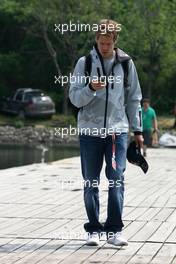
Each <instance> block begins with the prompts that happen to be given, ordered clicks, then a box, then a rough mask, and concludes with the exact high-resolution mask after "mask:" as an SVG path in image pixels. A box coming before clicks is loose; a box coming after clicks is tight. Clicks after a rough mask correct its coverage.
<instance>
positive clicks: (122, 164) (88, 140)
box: [79, 133, 128, 233]
mask: <svg viewBox="0 0 176 264" xmlns="http://www.w3.org/2000/svg"><path fill="white" fill-rule="evenodd" d="M127 139H128V136H127V133H122V134H120V135H116V136H115V141H114V142H115V161H116V164H117V168H116V170H114V168H113V167H112V136H110V135H108V136H107V137H106V138H101V137H95V136H88V135H79V140H80V154H81V169H82V175H83V178H84V202H85V208H86V212H87V216H88V220H89V222H88V223H85V224H84V228H85V230H86V232H89V233H93V232H98V233H101V232H102V231H104V232H106V233H109V232H113V233H115V232H120V231H121V230H122V227H123V226H124V225H123V222H122V210H123V200H124V176H123V172H124V171H125V168H126V151H127ZM104 157H105V161H106V169H105V173H106V177H107V179H108V183H109V184H108V188H109V189H108V208H107V219H106V222H105V224H104V226H103V225H102V224H101V223H100V222H99V189H98V185H99V183H100V172H101V169H102V165H103V159H104ZM96 183H97V184H96Z"/></svg>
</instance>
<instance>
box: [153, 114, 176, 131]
mask: <svg viewBox="0 0 176 264" xmlns="http://www.w3.org/2000/svg"><path fill="white" fill-rule="evenodd" d="M157 120H158V127H159V129H163V130H166V129H172V127H173V125H174V117H173V116H159V117H157Z"/></svg>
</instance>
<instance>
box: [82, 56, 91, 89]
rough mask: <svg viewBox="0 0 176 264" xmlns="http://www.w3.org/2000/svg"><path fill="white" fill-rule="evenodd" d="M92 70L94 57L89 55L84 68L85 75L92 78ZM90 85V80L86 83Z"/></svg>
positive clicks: (86, 57)
mask: <svg viewBox="0 0 176 264" xmlns="http://www.w3.org/2000/svg"><path fill="white" fill-rule="evenodd" d="M91 70H92V56H91V54H90V53H89V54H88V55H87V56H85V68H84V74H85V76H90V74H91ZM87 84H88V79H87V81H86V85H87Z"/></svg>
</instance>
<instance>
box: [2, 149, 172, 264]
mask: <svg viewBox="0 0 176 264" xmlns="http://www.w3.org/2000/svg"><path fill="white" fill-rule="evenodd" d="M1 162H3V161H1ZM148 162H149V165H150V170H149V172H148V174H147V175H145V174H143V172H142V171H141V169H140V168H138V167H136V166H134V165H130V164H128V166H127V167H128V169H127V172H126V175H125V178H126V181H125V183H126V193H125V207H124V217H123V218H124V223H125V227H124V235H125V236H126V237H127V238H128V240H129V246H128V247H126V248H117V247H114V246H110V245H108V244H107V243H106V241H105V239H104V237H103V238H102V240H101V246H100V247H88V246H86V245H85V244H84V238H85V234H84V230H83V223H84V222H85V221H86V214H85V209H84V205H83V193H82V187H83V182H82V179H81V173H80V163H79V158H78V157H76V158H72V159H67V160H61V161H58V162H53V163H49V164H33V165H29V166H23V167H17V168H11V169H6V170H1V171H0V264H12V263H16V264H35V263H39V264H57V263H62V264H63V263H65V264H69V263H76V264H77V263H119V264H123V263H128V264H132V263H136V264H143V263H145V264H147V263H151V264H171V263H172V264H176V149H150V150H149V153H148ZM100 200H101V216H100V219H101V220H102V221H104V220H105V217H106V201H107V181H106V178H105V175H104V173H103V172H102V175H101V191H100Z"/></svg>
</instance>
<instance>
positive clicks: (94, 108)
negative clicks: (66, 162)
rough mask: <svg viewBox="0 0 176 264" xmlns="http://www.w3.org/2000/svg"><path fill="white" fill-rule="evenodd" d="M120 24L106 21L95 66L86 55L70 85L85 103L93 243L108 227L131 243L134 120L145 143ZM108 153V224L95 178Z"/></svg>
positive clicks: (113, 240) (84, 153)
mask: <svg viewBox="0 0 176 264" xmlns="http://www.w3.org/2000/svg"><path fill="white" fill-rule="evenodd" d="M109 25H110V27H109ZM112 28H113V29H112ZM117 28H118V23H117V22H115V21H112V20H107V19H104V20H101V21H100V23H99V27H98V31H97V32H96V36H95V40H96V43H95V45H94V47H93V49H92V50H91V52H90V56H91V71H90V73H88V71H87V72H86V68H87V66H86V58H85V57H81V58H80V59H79V60H78V62H77V64H76V66H75V69H74V73H73V76H74V77H75V82H74V83H71V86H70V91H69V97H70V100H71V102H72V103H73V104H74V105H75V106H76V107H78V108H80V110H79V113H78V130H79V132H80V131H81V132H80V133H79V140H80V154H81V168H82V175H83V179H84V181H85V183H86V184H85V186H84V202H85V208H86V212H87V217H88V220H89V221H88V222H87V223H85V224H84V228H85V230H86V232H87V233H88V234H89V235H88V239H87V245H98V244H99V236H100V233H101V232H102V231H104V232H106V234H107V242H108V243H110V244H113V245H117V246H124V245H128V242H127V240H126V239H125V238H124V237H123V236H122V228H123V226H124V225H123V221H122V211H123V201H124V175H123V172H124V171H125V167H126V151H127V133H128V129H129V126H130V128H131V130H132V131H133V132H134V136H135V141H136V144H137V145H139V146H142V142H143V137H142V120H141V106H140V101H141V89H140V85H139V81H138V76H137V72H136V69H135V66H134V63H133V61H132V59H131V58H130V57H129V56H128V55H127V54H126V53H124V52H123V51H122V50H120V49H119V48H115V43H116V42H117V38H118V31H117V30H116V29H117ZM124 63H126V65H127V66H128V71H126V70H125V67H124V66H123V65H124ZM89 64H90V63H89ZM89 74H90V76H89ZM86 75H88V76H87V77H90V78H89V80H90V81H89V82H87V78H85V79H81V81H80V77H81V76H84V77H85V76H86ZM104 157H105V161H106V170H105V172H106V177H107V179H108V183H109V185H108V188H109V189H108V208H107V219H106V221H105V224H104V226H103V225H102V224H101V223H100V222H99V189H98V185H97V186H96V185H95V182H97V183H98V184H99V182H100V172H101V169H102V165H103V159H104ZM112 183H113V184H112Z"/></svg>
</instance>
